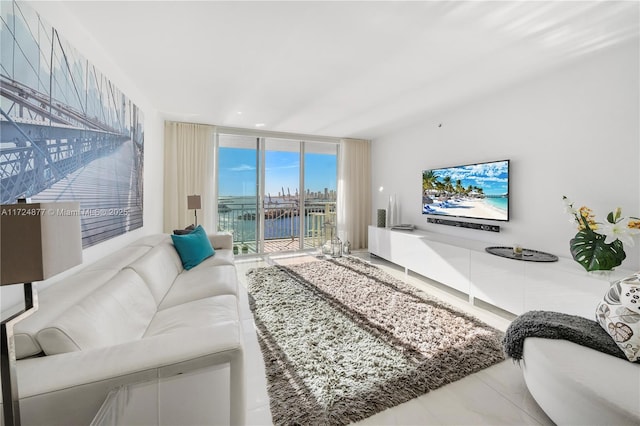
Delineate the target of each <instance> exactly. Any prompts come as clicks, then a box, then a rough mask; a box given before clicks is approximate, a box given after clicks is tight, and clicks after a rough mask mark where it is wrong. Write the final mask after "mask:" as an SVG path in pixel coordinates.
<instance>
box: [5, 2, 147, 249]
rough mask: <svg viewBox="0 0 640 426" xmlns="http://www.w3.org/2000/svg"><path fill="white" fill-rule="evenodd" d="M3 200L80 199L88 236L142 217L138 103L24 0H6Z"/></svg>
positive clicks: (125, 227) (94, 238)
mask: <svg viewBox="0 0 640 426" xmlns="http://www.w3.org/2000/svg"><path fill="white" fill-rule="evenodd" d="M1 18H2V22H1V23H2V28H1V29H0V41H1V43H2V44H1V46H0V54H1V61H2V63H1V69H0V107H1V113H2V115H1V117H0V198H1V200H0V202H1V203H2V204H10V203H15V202H16V201H17V200H18V199H20V198H26V199H27V200H29V199H30V200H31V202H34V203H36V202H55V201H69V200H74V201H78V202H80V210H79V211H78V212H58V214H63V213H65V214H79V215H80V216H81V223H82V245H83V247H85V248H86V247H89V246H92V245H95V244H97V243H100V242H102V241H105V240H107V239H109V238H113V237H115V236H118V235H122V234H124V233H126V232H128V231H131V230H134V229H137V228H140V227H142V219H143V165H144V161H143V160H144V126H143V115H142V113H141V111H140V110H139V109H138V107H137V106H136V105H135V104H134V103H133V102H132V101H131V100H130V99H129V98H127V96H126V95H125V94H124V93H122V91H121V90H120V89H119V88H118V87H116V86H115V85H114V84H113V83H112V82H111V81H110V80H109V79H108V78H107V76H105V75H104V74H102V73H101V72H100V70H98V69H97V68H96V67H95V66H94V65H93V64H92V63H90V62H89V61H88V60H87V59H86V58H84V57H83V56H82V55H81V54H80V53H79V52H78V51H77V50H76V49H74V47H73V46H71V45H70V44H69V43H68V42H67V41H66V40H65V38H64V36H63V35H62V34H61V33H59V32H58V30H57V29H56V28H54V27H52V26H51V25H49V24H47V23H46V22H45V21H44V20H43V19H42V18H41V16H40V15H39V14H38V13H37V12H36V11H35V10H34V9H32V8H31V7H30V6H29V5H28V4H26V3H25V2H15V1H12V2H9V1H3V2H2V10H1Z"/></svg>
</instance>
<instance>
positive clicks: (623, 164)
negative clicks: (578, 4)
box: [372, 41, 640, 270]
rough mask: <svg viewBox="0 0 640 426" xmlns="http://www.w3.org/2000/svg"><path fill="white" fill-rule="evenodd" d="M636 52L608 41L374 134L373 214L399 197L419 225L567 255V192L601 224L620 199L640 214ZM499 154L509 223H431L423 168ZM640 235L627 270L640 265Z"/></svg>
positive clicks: (404, 213)
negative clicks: (605, 47)
mask: <svg viewBox="0 0 640 426" xmlns="http://www.w3.org/2000/svg"><path fill="white" fill-rule="evenodd" d="M638 51H639V46H638V43H637V41H636V42H635V43H628V44H626V45H624V46H619V47H616V48H612V49H610V50H609V51H607V52H603V53H599V54H597V55H594V56H591V57H589V58H584V59H581V60H580V61H579V62H574V63H573V64H572V65H569V66H566V67H563V68H561V69H556V70H555V71H553V72H549V73H547V74H545V75H543V76H539V77H538V78H537V79H533V80H529V81H527V82H524V83H521V84H519V85H518V86H516V87H511V88H509V89H505V90H504V91H501V92H496V93H494V94H493V95H492V96H488V97H485V98H483V99H481V100H478V101H476V102H474V103H472V104H468V105H465V106H461V107H459V108H457V109H454V110H450V111H442V112H441V113H439V114H436V115H431V116H428V117H424V120H422V121H421V122H419V123H416V124H415V125H413V126H410V127H407V128H406V129H404V130H402V131H399V132H397V133H394V134H390V135H386V136H383V137H380V138H377V139H374V141H373V144H372V164H373V170H374V171H373V177H372V180H373V187H372V191H373V206H372V207H373V218H374V221H375V217H376V214H375V210H376V209H378V208H385V207H386V205H387V200H388V196H389V194H397V196H398V199H399V203H400V210H401V221H402V222H405V223H413V224H415V225H417V226H418V227H419V228H421V229H426V230H429V231H432V232H437V233H441V234H450V235H456V236H462V237H467V238H470V239H476V240H480V241H485V242H487V245H496V244H498V245H507V246H511V245H512V243H514V242H520V243H521V244H523V245H524V247H525V248H530V249H534V250H542V251H546V252H550V253H554V254H556V255H558V256H561V257H567V258H571V254H570V252H569V248H568V245H569V240H570V239H571V238H572V237H573V235H575V232H576V230H575V228H574V226H573V225H572V224H571V223H569V219H568V216H566V215H565V213H564V210H563V204H562V196H563V195H566V196H568V197H569V198H571V199H573V200H574V201H575V202H576V203H577V204H578V206H580V205H587V206H589V207H591V208H592V209H593V210H594V212H595V213H596V215H597V219H599V220H601V221H605V220H606V215H607V214H608V213H609V212H610V211H612V210H613V209H614V208H615V207H618V206H620V207H622V211H623V213H624V214H625V215H633V216H640V131H639V120H640V118H639V117H640V111H639V102H640V100H639V90H640V89H639V78H640V77H639V72H638V63H639V57H638V56H639V55H638ZM439 123H442V127H438V124H439ZM503 159H511V178H512V181H511V188H510V192H511V220H510V221H509V222H490V221H488V222H485V223H495V224H499V225H501V227H502V229H501V232H500V233H493V232H486V231H478V230H471V229H459V228H454V227H450V226H445V225H435V224H427V219H426V218H427V216H423V215H422V214H421V195H420V193H421V182H422V180H421V171H422V170H423V169H429V168H437V167H446V166H455V165H460V164H468V163H475V162H483V161H491V160H503ZM381 186H382V187H384V190H383V192H379V191H378V189H379V187H381ZM469 221H470V222H471V221H472V220H469ZM476 222H478V221H476ZM636 242H637V244H636V247H635V248H630V247H627V246H625V251H626V253H627V259H626V260H625V262H624V263H623V264H622V268H625V269H633V270H639V269H640V250H639V248H638V246H640V241H638V239H637V238H636ZM576 266H577V267H578V268H580V267H579V265H578V264H577V263H576Z"/></svg>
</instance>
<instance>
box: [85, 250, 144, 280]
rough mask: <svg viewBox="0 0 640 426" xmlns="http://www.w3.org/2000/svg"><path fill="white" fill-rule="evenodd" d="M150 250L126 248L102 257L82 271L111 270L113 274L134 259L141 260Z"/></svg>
mask: <svg viewBox="0 0 640 426" xmlns="http://www.w3.org/2000/svg"><path fill="white" fill-rule="evenodd" d="M149 250H151V247H150V246H146V245H141V246H127V247H122V248H121V249H118V250H116V251H115V252H113V253H111V254H109V255H107V256H105V257H103V258H102V259H100V260H98V261H96V262H94V263H92V264H90V265H88V266H87V267H86V268H84V269H83V271H97V270H101V269H112V270H113V271H114V273H115V272H117V271H119V270H120V269H122V268H124V267H125V266H127V265H128V264H130V263H131V262H133V261H135V260H136V259H139V258H141V257H142V256H143V255H144V254H145V253H147V252H148V251H149Z"/></svg>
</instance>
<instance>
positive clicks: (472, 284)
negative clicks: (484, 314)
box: [369, 226, 633, 319]
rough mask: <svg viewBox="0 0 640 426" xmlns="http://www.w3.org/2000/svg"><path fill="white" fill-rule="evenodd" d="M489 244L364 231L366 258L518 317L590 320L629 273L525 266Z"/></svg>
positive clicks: (568, 263)
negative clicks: (560, 315)
mask: <svg viewBox="0 0 640 426" xmlns="http://www.w3.org/2000/svg"><path fill="white" fill-rule="evenodd" d="M488 245H489V244H487V243H484V242H481V241H476V240H468V239H464V238H459V237H451V236H447V235H442V234H435V233H430V232H426V231H420V230H415V231H396V230H393V231H392V230H390V229H388V228H378V227H375V226H369V252H370V253H372V254H374V255H376V256H379V257H381V258H383V259H386V260H388V261H390V262H393V263H395V264H397V265H400V266H402V267H404V268H405V272H408V271H412V272H415V273H417V274H420V275H422V276H425V277H427V278H430V279H432V280H435V281H438V282H439V283H441V284H444V285H446V286H449V287H451V288H454V289H456V290H458V291H461V292H463V293H465V294H467V295H468V296H469V302H470V303H474V300H475V299H479V300H482V301H484V302H487V303H489V304H491V305H494V306H497V307H498V308H501V309H504V310H505V311H508V312H511V313H513V314H516V315H520V314H522V313H524V312H527V311H531V310H545V311H557V312H564V313H568V314H572V315H580V316H583V317H585V318H589V319H595V309H596V306H597V304H598V302H599V301H600V300H601V299H602V297H603V296H604V294H605V292H606V291H607V289H608V288H609V286H610V284H611V282H613V281H615V280H618V279H621V278H624V277H626V276H629V275H631V274H632V273H633V271H630V270H624V269H618V268H616V270H615V271H612V272H605V273H595V274H594V273H588V272H586V271H584V270H583V269H582V267H581V266H580V265H578V264H577V263H576V262H575V261H574V260H573V259H569V258H562V257H560V258H559V260H558V261H557V262H529V261H523V260H516V259H508V258H504V257H499V256H495V255H492V254H490V253H487V252H486V251H485V248H486V247H487V246H488Z"/></svg>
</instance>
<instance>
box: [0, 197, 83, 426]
mask: <svg viewBox="0 0 640 426" xmlns="http://www.w3.org/2000/svg"><path fill="white" fill-rule="evenodd" d="M0 209H1V211H0V215H1V216H0V261H1V262H0V268H1V269H0V285H2V286H5V285H14V284H22V285H23V289H24V309H23V310H22V311H20V312H18V313H16V314H14V315H12V316H10V317H9V318H7V319H5V320H3V321H2V325H1V339H2V342H1V343H2V347H1V351H0V352H1V353H0V355H1V359H0V367H1V373H2V404H3V413H4V424H5V426H19V425H20V399H19V395H18V385H17V379H16V353H15V346H14V341H13V326H14V325H15V324H16V323H17V322H18V321H20V320H22V319H24V318H26V317H28V316H29V315H31V314H32V313H33V312H35V311H36V310H37V309H38V295H37V291H36V287H35V284H33V282H34V281H42V280H46V279H47V278H50V277H52V276H54V275H56V274H59V273H60V272H63V271H66V270H67V269H69V268H72V267H73V266H76V265H79V264H81V263H82V237H81V230H80V204H79V203H77V202H64V203H33V204H27V203H18V204H12V205H2V206H0Z"/></svg>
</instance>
